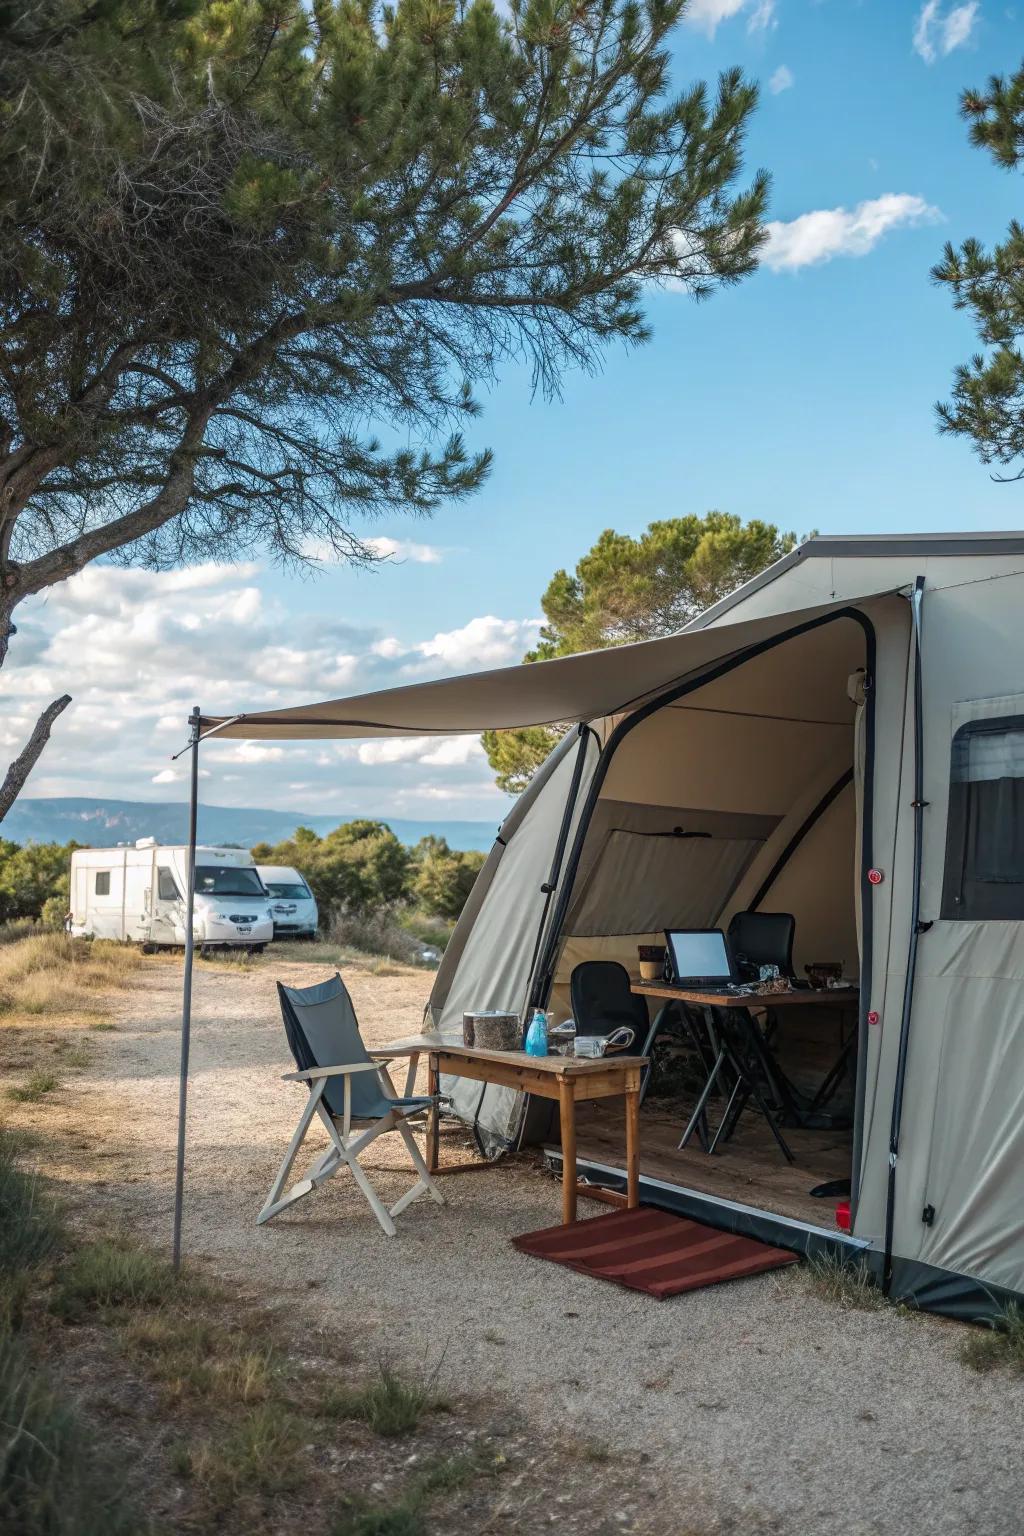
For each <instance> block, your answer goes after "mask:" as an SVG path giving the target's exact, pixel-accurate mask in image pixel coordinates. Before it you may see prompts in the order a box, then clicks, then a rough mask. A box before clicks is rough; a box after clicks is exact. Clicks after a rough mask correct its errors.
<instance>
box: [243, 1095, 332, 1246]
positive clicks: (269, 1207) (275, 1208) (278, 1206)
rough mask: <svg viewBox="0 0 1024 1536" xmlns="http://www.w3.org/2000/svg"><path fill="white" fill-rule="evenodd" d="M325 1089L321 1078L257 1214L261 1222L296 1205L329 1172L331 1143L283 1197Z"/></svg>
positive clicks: (261, 1223)
mask: <svg viewBox="0 0 1024 1536" xmlns="http://www.w3.org/2000/svg"><path fill="white" fill-rule="evenodd" d="M323 1091H324V1081H323V1080H321V1081H320V1082H319V1083H317V1085H316V1087H315V1088H314V1089H313V1090H312V1091H311V1093H310V1095H309V1102H308V1103H307V1104H306V1107H305V1109H304V1110H303V1111H302V1114H301V1115H300V1116H299V1123H298V1125H297V1126H296V1127H295V1134H294V1136H293V1137H292V1139H291V1141H290V1143H289V1145H288V1151H287V1152H286V1153H285V1155H284V1161H283V1163H282V1164H281V1166H280V1168H279V1169H278V1170H277V1177H276V1179H275V1180H274V1182H273V1184H272V1185H271V1186H270V1193H269V1195H268V1196H267V1198H266V1202H265V1204H264V1206H263V1209H262V1211H260V1213H259V1215H258V1216H257V1218H256V1225H257V1226H262V1225H263V1223H264V1222H266V1221H270V1220H271V1218H272V1217H274V1216H276V1215H278V1213H279V1212H280V1211H283V1210H284V1209H285V1207H286V1206H289V1205H294V1204H295V1201H296V1200H301V1199H302V1198H303V1196H304V1195H308V1194H310V1193H311V1192H312V1191H313V1190H314V1189H315V1188H316V1186H317V1183H320V1182H322V1179H323V1177H324V1176H325V1163H326V1162H327V1161H328V1158H329V1155H330V1154H331V1153H332V1152H333V1151H334V1148H333V1147H329V1148H328V1150H327V1152H326V1153H325V1154H324V1155H323V1156H322V1157H320V1158H318V1159H317V1161H316V1163H315V1164H314V1165H313V1168H312V1170H311V1171H310V1173H309V1174H308V1175H307V1176H306V1178H304V1179H302V1180H300V1181H299V1183H298V1184H296V1185H295V1186H294V1187H293V1188H292V1189H290V1190H289V1191H288V1193H287V1195H285V1196H284V1198H283V1199H282V1198H281V1191H282V1189H284V1185H285V1180H286V1179H287V1177H288V1175H289V1173H290V1172H291V1170H292V1164H293V1163H294V1161H295V1159H296V1157H297V1156H298V1154H299V1148H300V1147H301V1146H302V1143H303V1142H304V1141H305V1139H306V1132H307V1131H308V1130H309V1127H310V1123H311V1121H312V1119H313V1116H314V1115H315V1114H316V1113H317V1111H318V1109H319V1108H320V1100H321V1098H322V1096H323ZM333 1171H334V1168H333V1166H332V1168H331V1172H332V1173H333ZM329 1176H330V1175H329V1174H328V1175H327V1177H329Z"/></svg>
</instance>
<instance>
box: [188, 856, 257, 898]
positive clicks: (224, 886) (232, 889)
mask: <svg viewBox="0 0 1024 1536" xmlns="http://www.w3.org/2000/svg"><path fill="white" fill-rule="evenodd" d="M196 895H197V896H265V895H266V891H265V890H264V889H263V885H262V882H261V881H260V877H259V875H258V874H257V873H256V871H255V870H254V869H245V868H244V867H243V868H239V866H238V865H237V864H226V865H223V866H220V865H217V864H199V865H197V866H196Z"/></svg>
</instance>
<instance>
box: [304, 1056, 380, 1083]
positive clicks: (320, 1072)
mask: <svg viewBox="0 0 1024 1536" xmlns="http://www.w3.org/2000/svg"><path fill="white" fill-rule="evenodd" d="M379 1071H380V1063H379V1062H376V1061H351V1062H348V1063H346V1065H345V1066H343V1067H307V1069H306V1071H305V1072H284V1073H282V1075H281V1080H282V1082H285V1083H308V1082H310V1081H313V1082H315V1081H316V1079H317V1078H318V1077H340V1076H342V1075H343V1074H347V1073H351V1072H379Z"/></svg>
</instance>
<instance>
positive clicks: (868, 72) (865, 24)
mask: <svg viewBox="0 0 1024 1536" xmlns="http://www.w3.org/2000/svg"><path fill="white" fill-rule="evenodd" d="M689 15H690V19H689V21H688V22H686V23H684V24H683V25H682V26H680V27H679V29H678V30H677V32H676V34H675V37H674V42H673V67H674V75H675V80H676V83H677V84H678V85H680V86H682V85H684V84H686V83H688V82H689V81H691V80H692V79H694V78H698V77H702V78H705V79H713V77H714V76H715V74H716V72H717V71H718V70H720V69H722V68H725V67H727V66H729V65H731V64H740V65H742V66H743V68H744V70H745V71H746V72H747V73H748V74H750V75H752V76H754V77H756V78H757V79H758V80H760V82H761V84H762V99H761V104H760V107H759V109H758V112H757V114H756V118H755V121H754V124H753V127H752V131H751V135H750V140H749V145H748V151H747V165H748V168H749V169H751V170H752V169H753V168H754V167H756V166H764V167H766V168H767V169H768V170H770V172H771V173H772V177H773V189H772V200H771V213H770V217H771V219H772V220H773V221H774V224H773V240H772V244H771V245H770V246H769V248H768V251H767V253H766V259H765V263H764V265H763V266H762V268H761V270H759V271H758V272H757V273H756V274H755V275H754V276H753V277H751V278H749V279H747V280H746V281H745V282H744V283H742V284H741V285H739V286H738V287H737V288H734V289H732V290H730V291H728V292H724V293H721V294H717V295H715V296H714V297H713V298H711V299H710V300H709V301H707V302H706V303H704V304H701V305H695V304H694V303H693V302H691V301H690V300H689V299H688V298H687V297H686V296H685V295H684V294H681V293H677V292H655V293H652V294H651V295H650V298H649V303H648V312H649V316H650V320H651V322H652V325H653V329H654V338H653V340H652V341H651V342H650V343H649V344H648V345H647V346H645V347H642V348H639V349H637V350H635V351H631V352H629V351H625V350H623V349H613V350H611V351H609V352H607V353H606V354H605V355H604V357H603V358H602V362H601V370H600V372H598V373H597V374H595V375H594V376H589V377H588V376H583V375H579V374H577V375H570V376H568V377H567V378H566V379H565V382H564V398H563V399H562V400H560V401H557V402H547V401H544V400H542V399H540V398H534V399H531V396H530V386H529V378H528V376H527V375H526V374H525V373H524V372H522V371H518V370H516V369H514V368H507V369H506V370H505V371H504V373H503V376H502V378H501V380H500V382H499V384H498V385H497V386H496V387H495V388H494V389H493V390H492V391H490V393H488V394H486V395H485V396H484V397H483V400H482V403H483V405H484V412H483V415H482V416H481V417H480V418H479V420H478V421H477V422H476V423H474V424H473V425H472V426H471V429H470V433H469V437H470V445H471V446H474V447H475V446H482V445H484V444H488V445H490V446H491V447H492V448H493V450H494V452H495V467H494V471H493V474H492V476H491V478H490V480H489V482H488V484H487V485H486V486H485V488H484V490H483V491H482V493H481V494H479V495H478V496H477V497H475V498H474V499H473V500H472V501H471V502H469V503H466V504H465V505H463V506H460V507H456V508H443V509H442V510H441V511H439V512H438V513H437V514H436V516H435V517H434V518H433V519H432V520H431V521H430V522H422V521H411V520H410V521H408V522H405V523H403V522H401V521H398V520H395V521H392V522H389V523H388V524H387V525H384V526H381V527H379V528H375V529H373V530H369V531H371V532H372V533H373V534H374V535H375V536H377V537H379V538H383V539H387V540H392V541H394V542H395V544H396V545H397V552H398V556H399V558H398V559H397V560H396V561H395V563H393V564H392V563H389V564H387V565H385V566H384V567H382V568H378V569H377V570H376V571H374V572H372V573H359V572H354V571H351V570H345V569H338V568H332V569H328V570H324V571H323V572H322V573H321V574H319V575H318V576H316V577H315V578H312V579H301V578H296V577H292V576H285V575H283V574H282V573H280V572H277V571H274V570H270V569H262V568H254V567H247V568H243V569H240V570H239V569H232V568H218V569H212V570H211V569H207V570H205V571H204V572H201V573H198V574H194V575H193V576H191V577H190V576H187V575H183V576H180V577H177V578H175V577H170V578H153V577H145V576H143V575H141V573H140V575H139V576H138V577H132V576H130V575H128V576H126V575H125V574H124V573H120V572H116V571H112V570H101V571H98V572H92V573H86V576H85V577H83V578H79V581H80V583H81V586H80V589H79V591H78V592H77V593H76V592H72V593H71V594H70V596H68V595H67V594H62V593H60V592H58V593H55V594H54V596H53V597H52V598H51V599H50V600H49V602H48V604H46V605H37V607H36V608H35V609H34V610H31V611H30V612H26V613H24V614H23V615H22V625H23V631H24V632H25V639H24V643H23V646H22V649H21V653H20V655H19V656H15V655H14V654H13V652H12V661H13V662H14V667H13V668H12V670H11V673H10V674H8V669H7V668H5V674H4V680H5V686H7V685H8V684H9V683H11V682H13V683H14V684H15V691H16V692H17V695H18V707H19V708H22V707H23V708H24V712H25V713H24V719H25V720H26V721H27V720H28V717H29V714H30V712H31V706H32V705H34V704H36V703H37V700H38V697H39V696H41V694H42V693H43V692H45V690H46V687H47V686H48V685H49V684H50V683H51V682H53V681H56V682H57V684H58V686H68V688H69V690H70V691H71V692H72V693H73V694H74V695H75V697H76V704H77V716H71V717H70V718H68V719H67V721H66V722H65V723H62V725H61V726H60V727H59V728H58V731H59V733H60V739H59V738H58V736H57V735H55V738H54V744H53V746H51V748H50V751H49V753H48V754H47V758H46V760H44V763H43V764H41V765H40V767H39V769H38V770H37V772H36V774H35V775H34V776H33V778H32V780H31V782H30V787H29V790H28V793H34V794H66V793H86V794H111V795H118V796H123V797H129V796H130V797H131V798H138V799H146V798H153V799H158V798H159V799H162V798H176V797H177V796H178V795H179V794H180V793H181V790H182V788H183V785H182V784H181V782H180V780H178V779H175V778H173V777H170V776H169V775H171V774H173V772H174V770H173V769H170V768H169V766H168V762H167V752H168V750H169V748H170V744H171V741H172V739H174V740H176V739H177V738H178V737H180V735H181V729H180V726H179V725H178V723H177V722H178V720H179V719H180V713H179V711H180V706H181V705H182V704H184V703H185V700H186V699H187V702H188V704H190V703H191V702H192V699H193V696H194V697H195V698H196V699H197V700H198V702H200V703H202V704H203V706H204V707H206V708H209V709H211V710H215V709H217V708H219V707H220V706H221V705H222V704H223V705H224V708H225V712H226V711H227V709H229V708H230V707H231V706H232V705H234V707H239V706H243V705H253V704H258V703H261V702H265V701H267V700H269V699H271V698H280V697H295V698H298V699H303V700H306V699H315V698H317V697H327V696H330V695H332V694H338V693H347V692H354V691H359V690H360V689H361V688H362V687H372V686H384V685H385V684H386V683H387V682H394V681H397V680H399V679H400V678H404V677H407V676H430V675H438V674H440V673H442V672H446V671H457V670H463V669H464V668H467V667H474V666H479V665H486V664H496V663H500V662H504V661H514V660H516V659H518V656H519V655H520V654H521V651H522V649H523V647H524V645H525V644H526V643H528V642H529V640H530V637H531V635H532V633H533V626H534V624H535V621H536V619H537V617H538V614H539V603H538V599H539V596H540V593H541V592H542V590H543V588H544V586H545V585H546V583H547V581H548V580H549V578H550V576H551V574H552V572H553V571H554V570H555V569H556V568H557V567H558V566H562V565H564V566H572V565H573V564H574V563H575V561H576V559H577V558H578V557H579V555H580V554H582V553H583V552H584V551H585V550H586V549H587V548H588V547H589V546H590V544H591V543H592V542H593V541H594V539H595V538H596V537H597V535H598V534H599V533H600V532H601V530H602V529H604V528H606V527H614V528H617V529H620V530H622V531H626V532H636V531H638V530H640V529H641V528H643V527H644V526H645V525H646V524H647V523H648V522H649V521H651V520H652V519H655V518H659V517H666V516H672V515H674V514H681V513H690V512H697V513H700V512H703V511H705V510H707V509H709V508H711V507H719V508H722V509H724V510H727V511H731V512H735V513H738V514H739V515H740V516H742V517H743V518H751V517H762V518H767V519H770V520H772V521H775V522H778V523H779V524H781V525H782V526H783V527H785V528H791V529H794V530H796V531H797V532H798V533H803V532H806V531H807V530H808V529H811V528H817V529H819V530H820V531H821V532H823V533H840V532H855V533H866V532H877V531H884V532H894V531H903V530H922V531H923V530H941V529H977V528H985V527H987V528H1011V527H1020V526H1021V525H1022V523H1024V513H1022V508H1021V500H1022V495H1024V491H1022V488H1021V486H1019V485H1017V486H1014V485H997V484H993V483H992V482H991V480H990V478H989V475H988V472H987V471H986V470H985V469H984V467H983V466H982V465H980V463H979V462H978V460H977V459H976V458H975V456H974V455H973V454H972V453H971V451H970V449H969V447H968V446H967V445H966V444H965V443H964V442H961V441H959V440H953V439H949V438H940V437H939V436H938V434H937V432H936V429H935V421H934V414H933V404H934V401H935V400H936V399H937V398H939V397H941V396H943V395H944V394H945V393H946V392H947V389H948V384H949V380H950V377H951V373H952V370H953V368H954V366H955V365H956V363H957V362H959V361H961V360H963V359H964V358H966V357H967V356H968V355H969V354H970V353H971V351H972V350H973V347H974V337H973V333H972V330H971V327H970V324H969V322H968V320H967V319H966V318H965V317H964V316H962V315H957V314H956V313H954V311H953V310H952V308H951V306H950V303H949V299H948V296H947V294H945V293H944V292H941V291H939V290H938V289H936V288H935V287H934V285H933V284H932V283H931V282H930V281H929V277H928V271H929V267H930V266H931V264H932V263H933V262H934V261H935V260H936V259H937V258H938V257H939V255H940V253H941V250H942V246H943V243H944V241H945V240H947V239H952V240H954V241H959V240H960V239H962V238H964V237H965V236H967V235H972V234H973V235H977V236H979V237H981V238H982V239H984V240H986V241H989V242H991V241H992V240H995V239H997V238H999V237H1000V236H1001V235H1002V233H1003V231H1004V230H1005V227H1006V224H1007V222H1008V220H1009V219H1010V218H1011V217H1013V216H1015V215H1018V216H1019V215H1020V213H1021V211H1022V210H1021V196H1020V193H1021V183H1020V178H1019V175H1017V176H1013V175H1009V174H1007V173H1005V172H1000V171H997V170H996V169H995V167H994V166H993V165H992V163H991V161H989V160H988V159H987V158H986V157H985V156H984V155H982V154H981V153H980V152H979V151H977V150H974V149H971V148H970V146H969V145H968V143H967V139H966V133H965V128H964V125H963V123H962V122H961V121H960V119H959V116H958V112H957V101H958V95H959V92H960V90H961V89H962V88H963V87H964V86H966V85H974V84H982V83H984V81H985V80H986V78H987V77H988V75H989V74H991V73H993V72H999V71H1004V72H1005V71H1007V70H1009V69H1012V68H1014V67H1015V66H1016V65H1017V64H1018V63H1019V62H1020V59H1021V57H1022V55H1024V24H1022V23H1024V4H1022V5H1021V7H1020V9H1019V11H1017V12H1015V10H1014V7H1013V6H1008V5H1006V4H1004V3H1000V0H980V3H970V0H969V3H960V4H957V3H948V0H925V3H920V0H775V3H774V4H772V3H771V0H691V6H690V12H689ZM812 215H813V216H814V217H810V216H812ZM133 582H134V585H132V583H133ZM175 582H177V585H176V586H175V585H174V583H175ZM172 588H173V592H172V591H171V589H172ZM140 606H141V610H142V614H141V618H140V615H139V613H138V612H137V609H138V608H139V607H140ZM154 610H159V612H157V613H154ZM140 625H141V628H140ZM147 625H148V628H147V627H146V626H147ZM154 636H155V638H154ZM111 646H113V647H114V649H115V651H117V650H120V651H121V653H122V654H123V650H124V648H125V647H130V648H131V650H132V652H133V654H139V655H142V654H143V653H144V652H147V653H148V652H149V651H153V650H156V651H159V652H160V653H161V655H162V656H163V658H164V659H163V662H162V663H159V662H156V661H154V662H152V663H150V661H149V660H148V659H147V660H146V661H145V662H144V663H143V665H142V671H141V673H140V676H139V678H138V680H137V681H136V682H133V684H132V687H131V689H130V690H129V693H128V695H127V696H125V694H124V690H123V687H122V686H121V684H120V682H119V681H118V682H117V683H116V685H115V683H114V681H113V680H114V678H115V675H116V671H117V669H116V668H114V667H111V668H110V669H109V674H108V671H107V669H106V668H105V663H104V662H103V661H102V660H97V649H98V648H100V649H101V650H102V652H103V654H104V655H105V654H106V651H107V650H108V649H109V648H110V647H111ZM161 665H162V667H163V670H161ZM19 668H20V674H19ZM58 674H59V675H58ZM120 678H123V669H122V670H121V671H120ZM115 686H116V698H115V697H114V696H113V690H114V689H115ZM186 708H187V705H186ZM111 711H113V712H114V714H115V716H117V717H119V718H120V717H121V715H122V712H123V717H124V718H125V719H127V718H128V717H129V715H130V717H131V719H132V720H133V722H134V724H133V726H132V729H131V731H130V733H129V735H128V738H127V741H128V745H127V747H126V745H125V741H124V740H122V742H121V743H120V746H119V749H117V750H107V749H106V748H105V747H104V746H103V744H102V741H101V739H100V738H101V736H102V733H100V738H98V735H97V730H96V725H97V722H98V721H102V720H105V719H109V718H111ZM182 712H183V711H182ZM69 714H70V712H69ZM10 729H11V739H12V740H13V739H14V738H15V737H16V736H17V734H18V732H19V731H20V730H21V729H22V725H21V721H20V719H19V718H18V717H17V716H15V717H13V718H12V721H11V727H10ZM387 745H388V746H389V747H390V748H391V756H390V758H389V757H387V755H386V754H382V752H381V744H377V745H376V747H369V748H368V749H366V750H364V749H362V748H359V747H353V746H349V747H347V748H346V749H345V750H344V751H340V750H339V749H338V748H332V749H327V750H325V751H323V752H319V753H318V752H313V751H311V750H310V749H309V748H302V749H282V751H281V755H280V756H273V757H266V756H264V757H260V756H259V754H258V753H257V754H256V755H255V756H254V755H253V754H252V752H250V753H249V754H248V756H246V755H245V754H243V755H242V756H241V757H238V755H237V754H238V749H231V751H232V752H234V753H235V756H234V757H232V756H231V754H230V752H229V751H228V749H227V748H226V747H223V748H222V749H221V756H220V757H217V756H216V754H214V753H213V751H212V749H211V751H210V754H209V757H208V763H209V766H208V770H207V771H208V774H209V778H208V780H207V781H206V782H205V783H204V791H203V793H204V798H205V799H207V800H208V801H210V802H213V803H224V804H232V803H237V804H241V803H248V804H266V805H279V806H289V807H293V808H295V809H299V810H301V809H304V808H305V809H310V810H312V809H324V810H330V809H335V808H336V809H337V810H338V811H339V814H342V813H344V812H349V811H359V812H377V813H380V814H385V815H386V814H387V813H388V811H389V810H390V811H391V813H392V814H395V815H399V814H401V815H409V816H424V815H431V814H433V813H437V814H443V815H444V816H446V817H452V816H462V817H474V818H475V817H482V818H486V819H488V820H491V819H495V818H496V817H497V816H499V815H500V814H501V811H502V809H503V807H504V804H505V802H504V799H503V797H500V796H498V794H497V792H496V791H495V790H494V789H493V786H491V784H490V782H489V774H488V770H487V767H486V763H485V762H483V760H482V758H481V757H480V754H479V751H478V749H477V748H476V745H475V743H467V742H463V743H461V744H456V743H448V744H443V743H433V744H427V745H423V744H419V745H418V746H417V745H415V744H403V745H402V750H400V748H399V745H398V744H387ZM403 751H404V755H403Z"/></svg>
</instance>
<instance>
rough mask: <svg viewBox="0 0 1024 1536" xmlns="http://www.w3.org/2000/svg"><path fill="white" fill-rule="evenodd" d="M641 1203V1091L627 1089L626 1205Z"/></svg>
mask: <svg viewBox="0 0 1024 1536" xmlns="http://www.w3.org/2000/svg"><path fill="white" fill-rule="evenodd" d="M639 1204H640V1093H639V1090H638V1089H636V1088H627V1089H626V1205H627V1206H628V1208H629V1209H630V1210H631V1211H633V1210H635V1209H636V1207H637V1206H638V1205H639Z"/></svg>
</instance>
